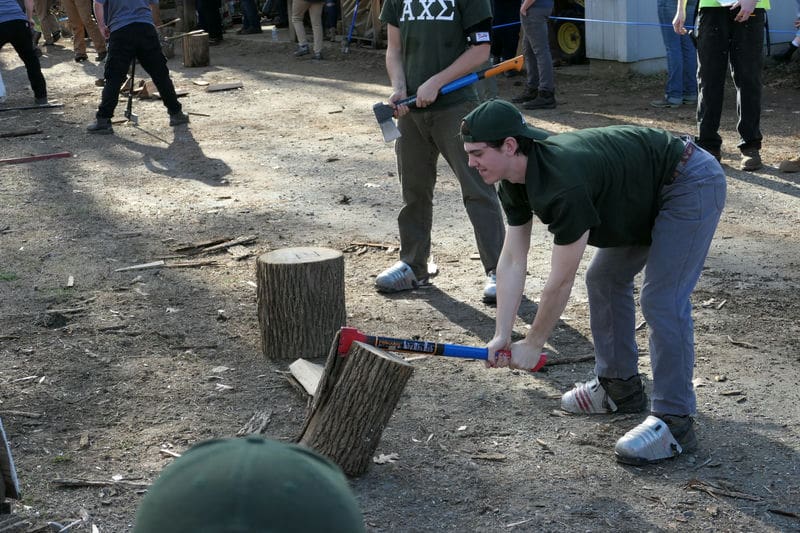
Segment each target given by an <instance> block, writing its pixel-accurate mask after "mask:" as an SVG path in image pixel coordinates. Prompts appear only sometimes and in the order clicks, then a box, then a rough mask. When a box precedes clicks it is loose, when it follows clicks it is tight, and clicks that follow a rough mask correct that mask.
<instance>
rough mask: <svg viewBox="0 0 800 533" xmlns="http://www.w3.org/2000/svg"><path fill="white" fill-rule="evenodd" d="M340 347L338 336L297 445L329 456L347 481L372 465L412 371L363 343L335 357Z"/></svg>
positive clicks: (405, 365) (393, 357) (389, 356)
mask: <svg viewBox="0 0 800 533" xmlns="http://www.w3.org/2000/svg"><path fill="white" fill-rule="evenodd" d="M338 345H339V334H338V333H337V334H336V336H335V338H334V341H333V345H332V346H331V349H330V352H329V353H328V360H327V362H326V364H325V371H324V373H323V374H322V380H321V381H320V383H319V386H318V388H317V392H316V394H315V395H314V400H313V402H312V404H311V407H310V409H309V412H308V415H307V416H306V421H305V424H304V427H303V430H302V432H301V435H300V438H299V439H298V440H299V442H300V444H303V445H305V446H308V447H310V448H313V449H314V450H316V451H318V452H319V453H321V454H323V455H326V456H328V457H329V458H330V459H331V460H332V461H333V462H335V463H336V464H338V465H339V467H340V468H341V469H342V471H344V473H345V474H347V475H348V476H360V475H361V474H363V473H365V472H366V471H367V470H368V469H369V467H370V465H371V464H372V455H373V454H374V453H375V450H376V449H377V448H378V443H379V442H380V439H381V435H382V434H383V429H384V428H385V427H386V424H387V422H388V421H389V418H391V416H392V413H393V412H394V409H395V406H396V405H397V402H398V401H399V400H400V395H401V394H402V393H403V389H405V386H406V383H407V382H408V379H409V378H410V377H411V374H412V373H413V372H414V368H413V367H412V366H411V365H410V364H409V363H407V362H406V361H404V360H403V359H401V358H399V357H397V356H395V355H394V354H391V353H389V352H386V351H384V350H381V349H380V348H375V347H374V346H369V345H368V344H364V343H362V342H358V341H356V342H354V343H353V344H352V345H351V347H350V351H349V352H348V353H347V355H346V356H341V355H339V354H338V353H337V348H338Z"/></svg>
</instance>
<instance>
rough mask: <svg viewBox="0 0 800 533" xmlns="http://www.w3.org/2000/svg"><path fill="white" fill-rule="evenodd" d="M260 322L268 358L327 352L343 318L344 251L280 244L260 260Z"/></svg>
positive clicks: (306, 356) (291, 357)
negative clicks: (283, 245)
mask: <svg viewBox="0 0 800 533" xmlns="http://www.w3.org/2000/svg"><path fill="white" fill-rule="evenodd" d="M256 278H257V306H258V324H259V328H260V330H261V348H262V351H263V352H264V355H265V356H266V357H267V358H268V359H298V358H306V359H313V358H316V357H324V356H325V354H326V350H327V349H328V345H329V343H330V340H331V338H332V337H333V336H334V335H336V333H337V332H338V331H339V328H341V327H342V326H343V325H344V324H345V320H346V313H345V298H344V255H343V254H342V252H339V251H338V250H330V249H328V248H282V249H280V250H274V251H272V252H269V253H266V254H264V255H262V256H260V257H259V258H258V259H257V260H256Z"/></svg>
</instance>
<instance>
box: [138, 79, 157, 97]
mask: <svg viewBox="0 0 800 533" xmlns="http://www.w3.org/2000/svg"><path fill="white" fill-rule="evenodd" d="M139 98H153V99H156V98H161V95H159V94H158V89H156V84H155V83H153V80H146V81H145V82H144V85H142V88H141V89H140V90H139Z"/></svg>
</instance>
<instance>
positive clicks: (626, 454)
mask: <svg viewBox="0 0 800 533" xmlns="http://www.w3.org/2000/svg"><path fill="white" fill-rule="evenodd" d="M681 452H683V448H681V445H680V444H678V441H677V440H675V437H673V436H672V433H671V432H670V430H669V426H667V423H666V422H664V421H663V420H661V419H660V418H658V417H656V416H653V415H650V416H648V417H647V418H646V419H645V421H644V422H642V423H641V424H639V425H638V426H636V427H635V428H633V429H632V430H630V431H629V432H627V433H626V434H625V435H624V436H623V437H622V438H621V439H619V440H618V441H617V445H616V446H614V455H615V456H616V458H617V461H619V462H620V463H625V464H630V465H644V464H649V463H658V462H660V461H663V460H664V459H672V458H673V457H677V456H678V455H680V454H681Z"/></svg>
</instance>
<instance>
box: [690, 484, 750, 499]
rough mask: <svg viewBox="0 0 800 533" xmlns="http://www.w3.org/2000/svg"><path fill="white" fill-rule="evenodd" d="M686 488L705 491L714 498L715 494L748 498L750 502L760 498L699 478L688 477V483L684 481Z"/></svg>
mask: <svg viewBox="0 0 800 533" xmlns="http://www.w3.org/2000/svg"><path fill="white" fill-rule="evenodd" d="M686 488H688V489H690V490H696V491H700V492H705V493H706V494H708V495H709V496H711V497H714V498H716V497H717V496H726V497H728V498H737V499H740V500H749V501H752V502H759V501H761V500H762V498H761V497H759V496H753V495H751V494H746V493H744V492H739V491H737V490H729V489H726V488H723V487H722V486H721V485H719V484H715V483H711V482H709V481H702V480H700V479H690V480H689V482H688V483H686Z"/></svg>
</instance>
